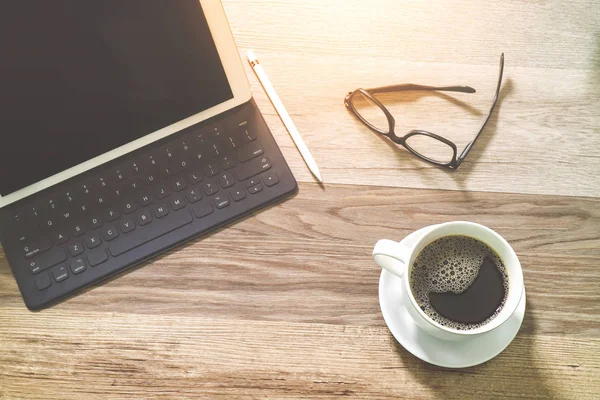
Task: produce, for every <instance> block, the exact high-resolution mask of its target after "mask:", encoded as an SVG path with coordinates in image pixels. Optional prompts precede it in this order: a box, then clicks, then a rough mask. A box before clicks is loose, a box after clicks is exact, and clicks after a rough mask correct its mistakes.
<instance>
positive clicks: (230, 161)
mask: <svg viewBox="0 0 600 400" xmlns="http://www.w3.org/2000/svg"><path fill="white" fill-rule="evenodd" d="M236 164H237V162H236V161H235V158H233V157H231V156H225V157H223V160H222V161H221V166H222V167H223V169H225V170H227V169H231V168H233V167H235V165H236Z"/></svg>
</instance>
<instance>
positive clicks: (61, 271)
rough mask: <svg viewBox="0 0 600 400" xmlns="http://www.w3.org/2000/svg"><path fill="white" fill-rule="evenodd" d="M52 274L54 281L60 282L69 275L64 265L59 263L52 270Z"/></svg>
mask: <svg viewBox="0 0 600 400" xmlns="http://www.w3.org/2000/svg"><path fill="white" fill-rule="evenodd" d="M52 276H53V277H54V280H55V281H56V282H62V281H64V280H65V279H67V278H68V277H69V270H68V269H67V267H66V266H64V265H59V266H58V267H56V268H54V269H53V270H52Z"/></svg>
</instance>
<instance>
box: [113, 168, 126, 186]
mask: <svg viewBox="0 0 600 400" xmlns="http://www.w3.org/2000/svg"><path fill="white" fill-rule="evenodd" d="M113 176H114V180H115V182H117V183H122V182H123V181H125V176H124V175H123V170H120V169H117V170H116V171H115V172H114V174H113Z"/></svg>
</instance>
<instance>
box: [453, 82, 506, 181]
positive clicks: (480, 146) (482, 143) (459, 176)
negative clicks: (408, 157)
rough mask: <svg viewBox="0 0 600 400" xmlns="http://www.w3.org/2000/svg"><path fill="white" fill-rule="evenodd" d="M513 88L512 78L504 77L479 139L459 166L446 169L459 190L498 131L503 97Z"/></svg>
mask: <svg viewBox="0 0 600 400" xmlns="http://www.w3.org/2000/svg"><path fill="white" fill-rule="evenodd" d="M513 88H514V85H513V81H512V79H510V78H506V80H505V81H504V83H503V84H502V88H501V89H500V95H499V97H498V101H497V102H496V107H495V108H494V112H493V113H492V116H491V117H490V120H489V121H488V123H487V125H486V126H485V129H484V130H483V132H481V136H479V139H477V143H475V145H474V146H473V148H472V149H471V151H470V152H469V155H468V156H467V157H466V158H465V161H464V162H463V163H462V164H461V166H460V168H458V169H457V170H456V171H450V170H448V171H447V172H448V175H449V177H450V178H452V179H453V180H454V181H455V182H456V183H457V184H458V186H459V188H460V189H461V190H466V187H465V181H466V180H467V178H468V177H469V175H471V173H472V172H473V170H474V169H475V168H476V165H477V162H478V161H479V159H480V158H481V156H482V155H483V153H484V151H485V149H486V148H487V147H488V145H489V143H490V141H491V140H492V138H493V137H494V136H496V132H497V131H498V118H499V116H500V110H501V108H502V103H503V102H504V99H505V98H506V97H508V96H509V95H510V94H511V93H512V91H513ZM460 151H462V149H459V152H460ZM506 151H510V149H506Z"/></svg>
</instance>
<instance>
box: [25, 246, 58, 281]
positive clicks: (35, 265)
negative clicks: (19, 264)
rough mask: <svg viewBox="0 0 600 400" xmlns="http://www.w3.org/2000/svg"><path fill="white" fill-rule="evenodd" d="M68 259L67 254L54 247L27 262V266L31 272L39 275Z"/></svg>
mask: <svg viewBox="0 0 600 400" xmlns="http://www.w3.org/2000/svg"><path fill="white" fill-rule="evenodd" d="M66 259H67V253H65V251H64V250H63V249H62V248H60V247H53V248H52V249H50V250H49V251H46V252H44V253H42V254H40V255H39V256H37V257H34V258H32V259H30V260H27V264H28V265H29V268H30V269H31V272H32V273H34V274H37V273H38V272H40V271H43V270H45V269H47V268H50V267H54V266H55V265H56V264H59V263H61V262H63V261H65V260H66Z"/></svg>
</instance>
